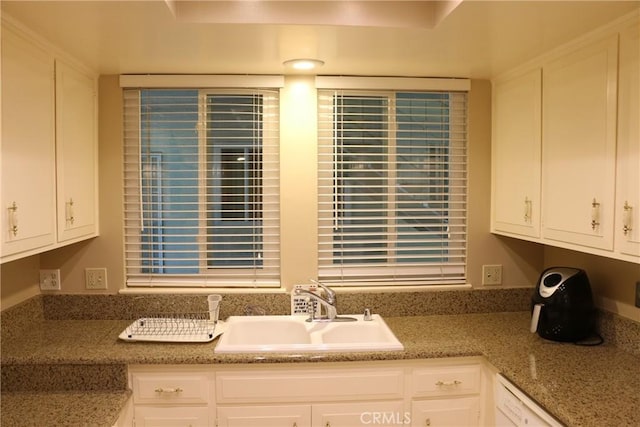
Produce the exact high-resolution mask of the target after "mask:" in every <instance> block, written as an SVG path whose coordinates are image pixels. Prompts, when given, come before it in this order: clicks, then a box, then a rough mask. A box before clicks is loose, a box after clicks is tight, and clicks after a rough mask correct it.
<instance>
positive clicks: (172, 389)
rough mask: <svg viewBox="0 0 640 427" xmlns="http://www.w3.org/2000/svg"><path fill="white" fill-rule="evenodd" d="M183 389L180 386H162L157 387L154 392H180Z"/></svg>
mask: <svg viewBox="0 0 640 427" xmlns="http://www.w3.org/2000/svg"><path fill="white" fill-rule="evenodd" d="M183 391H184V390H182V389H181V388H180V387H176V388H162V387H158V388H157V389H156V390H155V392H156V393H182V392H183Z"/></svg>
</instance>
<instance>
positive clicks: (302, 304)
mask: <svg viewBox="0 0 640 427" xmlns="http://www.w3.org/2000/svg"><path fill="white" fill-rule="evenodd" d="M295 289H304V290H307V291H311V292H315V291H317V289H318V287H317V286H316V285H295V287H294V290H295ZM309 304H313V305H314V310H315V311H316V314H320V313H319V310H320V306H319V305H318V304H317V303H316V302H314V301H310V298H309V296H308V295H296V294H295V292H294V291H292V292H291V314H292V315H300V314H304V315H308V314H309Z"/></svg>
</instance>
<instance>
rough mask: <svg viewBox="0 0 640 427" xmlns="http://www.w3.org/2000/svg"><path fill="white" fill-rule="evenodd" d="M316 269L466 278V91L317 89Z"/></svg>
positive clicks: (363, 275) (331, 279)
mask: <svg viewBox="0 0 640 427" xmlns="http://www.w3.org/2000/svg"><path fill="white" fill-rule="evenodd" d="M318 128H319V146H318V153H319V154H318V156H319V157H318V161H319V166H318V169H319V278H320V279H321V280H324V281H327V282H328V283H334V284H338V283H359V282H361V283H367V284H389V283H390V282H393V284H425V283H464V281H465V257H466V250H465V246H466V220H465V216H466V94H465V93H462V92H381V91H368V92H364V91H361V92H358V91H333V90H323V91H320V92H319V123H318Z"/></svg>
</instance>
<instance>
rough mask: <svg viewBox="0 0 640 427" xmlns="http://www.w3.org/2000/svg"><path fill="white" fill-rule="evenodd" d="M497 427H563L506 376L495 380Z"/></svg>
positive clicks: (497, 375) (497, 376)
mask: <svg viewBox="0 0 640 427" xmlns="http://www.w3.org/2000/svg"><path fill="white" fill-rule="evenodd" d="M495 402H496V410H495V420H496V421H495V422H496V427H512V426H521V427H562V426H563V424H561V423H560V422H558V420H556V419H555V418H554V417H553V416H552V415H551V414H549V413H548V412H546V411H545V410H544V409H543V408H542V407H540V406H539V405H538V404H537V403H536V402H534V401H533V400H532V399H530V398H529V397H528V396H527V395H525V394H524V393H523V392H522V391H520V390H519V389H518V388H517V387H516V386H515V385H514V384H512V383H511V382H510V381H509V380H507V379H506V378H505V377H504V376H502V375H500V374H496V378H495Z"/></svg>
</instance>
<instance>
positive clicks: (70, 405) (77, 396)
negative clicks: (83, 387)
mask: <svg viewBox="0 0 640 427" xmlns="http://www.w3.org/2000/svg"><path fill="white" fill-rule="evenodd" d="M130 395H131V393H130V392H127V391H93V392H91V393H87V392H80V391H75V392H11V393H10V392H3V393H2V426H3V427H9V426H21V427H27V426H33V427H45V426H46V427H52V426H56V427H58V426H69V427H72V426H108V427H111V426H112V425H113V423H115V422H116V420H117V419H118V416H119V414H120V410H121V409H122V408H123V407H124V406H125V404H126V402H127V400H128V399H129V396H130Z"/></svg>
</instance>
